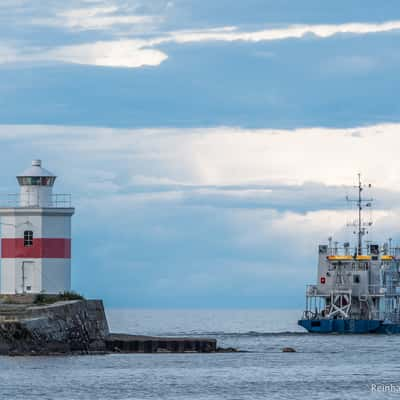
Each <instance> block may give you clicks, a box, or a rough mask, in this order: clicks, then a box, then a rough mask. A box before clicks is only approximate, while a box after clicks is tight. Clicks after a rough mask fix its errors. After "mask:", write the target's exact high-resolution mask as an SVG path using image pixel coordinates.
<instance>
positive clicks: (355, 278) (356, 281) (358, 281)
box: [353, 275, 360, 283]
mask: <svg viewBox="0 0 400 400" xmlns="http://www.w3.org/2000/svg"><path fill="white" fill-rule="evenodd" d="M353 283H360V275H353Z"/></svg>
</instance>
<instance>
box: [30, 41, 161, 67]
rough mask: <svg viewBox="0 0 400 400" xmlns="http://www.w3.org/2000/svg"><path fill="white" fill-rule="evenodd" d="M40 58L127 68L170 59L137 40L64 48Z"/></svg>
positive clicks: (150, 64)
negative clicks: (145, 46)
mask: <svg viewBox="0 0 400 400" xmlns="http://www.w3.org/2000/svg"><path fill="white" fill-rule="evenodd" d="M40 57H42V58H43V59H44V60H53V61H62V62H66V63H73V64H86V65H97V66H105V67H125V68H137V67H143V66H156V65H159V64H161V63H162V62H163V61H165V60H166V59H167V58H168V56H167V55H166V54H165V53H163V52H162V51H159V50H156V49H150V48H144V44H143V42H141V41H137V40H118V41H112V42H95V43H90V44H80V45H72V46H63V47H60V48H56V49H54V50H50V51H48V52H45V53H43V54H42V55H41V56H40ZM37 59H38V58H37Z"/></svg>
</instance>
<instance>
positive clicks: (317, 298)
mask: <svg viewBox="0 0 400 400" xmlns="http://www.w3.org/2000/svg"><path fill="white" fill-rule="evenodd" d="M370 187H371V185H363V183H362V181H361V175H360V174H358V184H357V185H356V186H355V188H356V189H357V194H358V195H357V196H355V198H349V197H346V200H348V201H349V202H352V203H353V204H354V205H355V206H356V209H357V218H356V220H355V221H354V223H352V224H351V226H352V227H353V233H354V234H355V235H356V241H355V244H354V246H353V247H351V246H350V243H349V242H345V243H343V244H339V243H338V242H336V241H333V239H332V237H330V238H329V239H328V243H326V244H320V245H319V246H318V275H317V283H316V284H311V285H307V288H306V307H305V310H304V312H303V315H302V317H301V319H300V320H299V321H298V325H300V326H302V327H303V328H305V329H306V330H307V331H308V332H311V333H339V334H341V333H349V334H364V333H383V334H398V333H400V248H399V247H392V239H388V240H387V241H386V242H385V243H384V244H383V245H379V244H377V243H373V242H371V241H365V243H364V236H365V235H366V234H368V233H369V229H370V227H371V225H372V222H371V221H368V222H365V221H364V212H365V211H366V209H370V208H371V207H372V201H373V199H371V198H365V196H364V192H365V190H364V189H366V188H368V189H369V188H370Z"/></svg>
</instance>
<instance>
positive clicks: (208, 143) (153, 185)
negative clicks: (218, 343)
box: [0, 124, 400, 307]
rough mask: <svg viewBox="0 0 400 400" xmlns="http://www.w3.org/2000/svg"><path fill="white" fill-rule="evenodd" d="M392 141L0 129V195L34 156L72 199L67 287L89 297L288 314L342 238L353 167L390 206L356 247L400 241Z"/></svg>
mask: <svg viewBox="0 0 400 400" xmlns="http://www.w3.org/2000/svg"><path fill="white" fill-rule="evenodd" d="M399 128H400V124H382V125H374V126H367V127H354V128H351V129H328V128H321V127H315V128H310V129H297V130H273V129H261V130H250V129H241V128H234V127H215V128H204V129H173V128H170V129H162V128H154V129H113V128H100V127H98V128H93V127H66V126H46V125H37V126H29V125H24V126H23V125H0V145H1V147H2V148H3V149H6V150H7V151H4V152H3V155H2V159H1V163H2V168H0V181H1V182H2V188H3V192H4V191H13V190H15V186H16V182H15V178H14V176H12V175H15V174H16V173H18V172H19V171H20V170H22V169H24V167H25V166H26V165H27V164H29V162H30V159H31V158H37V157H38V158H42V159H43V165H44V166H45V167H46V168H49V169H50V170H51V171H53V172H54V173H56V174H57V175H58V178H57V183H56V187H55V191H56V192H72V193H73V203H74V205H75V206H76V215H75V217H74V220H73V224H74V265H75V266H76V267H75V269H74V288H75V289H76V290H80V291H82V292H84V293H85V294H86V295H88V296H101V297H104V298H105V299H106V301H107V304H113V305H122V304H125V305H127V304H129V305H131V304H132V305H133V304H134V305H136V306H149V304H152V305H157V306H166V305H168V306H171V307H172V306H177V305H179V301H180V299H182V298H183V297H184V298H185V299H187V303H186V304H187V305H188V306H189V305H191V306H215V305H218V306H225V305H227V304H230V305H232V306H252V305H253V306H254V305H257V304H258V306H261V304H262V305H263V306H282V304H285V305H290V306H294V301H292V303H283V302H286V301H288V300H287V299H288V296H293V295H294V296H297V297H296V298H297V299H298V304H302V301H303V286H304V285H305V283H307V282H308V281H310V282H312V280H313V279H314V275H315V268H314V265H315V257H316V250H317V244H318V243H320V242H326V241H327V237H328V236H330V235H333V236H334V238H335V239H336V240H339V241H341V242H342V241H347V240H350V239H352V236H353V235H352V232H351V230H349V229H346V227H345V225H346V222H349V221H351V220H352V219H353V216H354V213H353V212H352V211H351V210H348V209H346V205H345V202H344V196H345V194H346V190H348V191H349V194H350V190H353V188H352V184H353V183H354V180H355V173H356V172H357V171H356V170H355V165H357V167H360V170H361V171H362V172H363V173H364V174H365V177H366V179H367V178H368V180H367V181H366V182H369V181H370V180H371V181H372V182H373V183H375V184H376V186H377V188H374V189H373V193H374V194H377V197H378V198H381V197H383V198H385V197H387V199H388V200H389V202H388V203H385V202H384V203H383V204H381V205H379V207H378V209H377V210H376V211H375V213H374V216H373V217H374V218H373V219H374V221H375V225H374V227H373V229H372V233H371V235H370V236H369V237H368V239H371V240H374V241H375V240H377V241H380V242H381V241H383V240H386V239H387V237H388V236H392V237H393V238H394V240H395V241H397V240H399V239H400V237H399V236H398V234H397V232H398V226H399V221H400V209H399V207H398V198H399V196H400V186H399V183H398V170H399V169H400V161H398V159H397V158H396V157H395V154H396V149H397V148H398V146H399V144H400V143H399V141H400V138H398V135H397V132H398V130H399ZM355 160H356V161H355ZM311 181H314V183H311ZM343 184H346V185H347V186H348V188H346V187H343V186H342V185H343ZM93 265H96V274H95V275H93ZM291 276H297V277H298V276H301V279H296V280H291V279H290V277H291ZM132 282H134V283H135V290H132ZM115 288H117V289H115ZM232 288H233V290H232ZM266 293H268V295H267V294H266ZM269 296H274V297H275V298H276V299H278V300H275V301H276V303H273V301H274V300H270V299H269ZM252 299H253V300H252ZM254 299H256V300H254ZM285 299H286V300H285Z"/></svg>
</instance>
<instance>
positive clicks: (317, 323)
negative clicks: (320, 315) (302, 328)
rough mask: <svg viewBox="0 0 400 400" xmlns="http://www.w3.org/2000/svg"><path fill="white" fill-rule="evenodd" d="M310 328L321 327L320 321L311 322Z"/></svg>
mask: <svg viewBox="0 0 400 400" xmlns="http://www.w3.org/2000/svg"><path fill="white" fill-rule="evenodd" d="M311 326H313V327H314V326H321V321H311Z"/></svg>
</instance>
